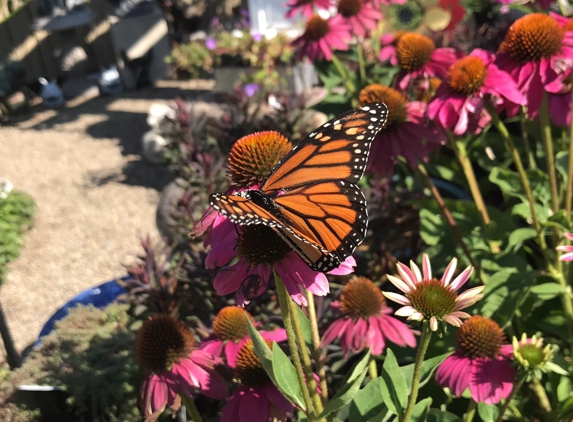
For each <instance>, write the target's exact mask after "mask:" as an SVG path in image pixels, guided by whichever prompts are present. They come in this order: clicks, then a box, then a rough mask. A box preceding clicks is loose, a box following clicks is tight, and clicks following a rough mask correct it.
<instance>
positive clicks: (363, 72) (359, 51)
mask: <svg viewBox="0 0 573 422" xmlns="http://www.w3.org/2000/svg"><path fill="white" fill-rule="evenodd" d="M356 52H357V54H358V67H359V69H360V81H361V82H362V83H364V81H365V80H366V66H365V62H364V49H363V47H362V43H361V42H360V40H359V39H357V40H356Z"/></svg>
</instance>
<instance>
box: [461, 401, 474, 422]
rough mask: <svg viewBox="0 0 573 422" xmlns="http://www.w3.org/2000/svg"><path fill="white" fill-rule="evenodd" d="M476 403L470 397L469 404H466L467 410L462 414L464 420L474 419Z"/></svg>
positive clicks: (470, 421)
mask: <svg viewBox="0 0 573 422" xmlns="http://www.w3.org/2000/svg"><path fill="white" fill-rule="evenodd" d="M476 409H477V403H476V402H475V401H473V400H472V399H470V404H468V411H467V412H466V415H465V416H464V422H472V421H473V420H474V416H475V415H476Z"/></svg>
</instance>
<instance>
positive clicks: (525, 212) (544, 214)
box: [511, 202, 549, 223]
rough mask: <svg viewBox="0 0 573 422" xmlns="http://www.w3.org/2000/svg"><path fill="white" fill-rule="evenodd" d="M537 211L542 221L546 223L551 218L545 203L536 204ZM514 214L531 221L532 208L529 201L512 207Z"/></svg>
mask: <svg viewBox="0 0 573 422" xmlns="http://www.w3.org/2000/svg"><path fill="white" fill-rule="evenodd" d="M535 212H536V214H537V218H538V219H539V222H540V223H545V222H546V221H547V219H548V218H549V208H548V207H544V206H543V205H539V204H535ZM511 214H512V215H518V216H520V217H521V218H523V219H524V220H528V221H531V208H530V207H529V204H528V203H527V204H526V203H523V202H522V203H520V204H516V205H514V206H513V208H512V209H511Z"/></svg>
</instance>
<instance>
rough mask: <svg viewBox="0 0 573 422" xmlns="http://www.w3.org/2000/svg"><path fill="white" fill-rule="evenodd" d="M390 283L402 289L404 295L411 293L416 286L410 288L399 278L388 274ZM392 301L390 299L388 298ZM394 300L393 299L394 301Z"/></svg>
mask: <svg viewBox="0 0 573 422" xmlns="http://www.w3.org/2000/svg"><path fill="white" fill-rule="evenodd" d="M388 281H390V283H392V284H393V285H394V286H396V287H397V288H398V289H400V290H401V291H402V292H404V293H409V292H410V290H412V289H413V288H414V286H410V285H408V284H406V283H405V282H404V281H402V280H400V279H399V278H398V277H394V276H393V275H390V274H388ZM388 299H390V298H388ZM392 300H393V299H392Z"/></svg>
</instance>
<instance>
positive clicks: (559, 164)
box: [555, 151, 569, 186]
mask: <svg viewBox="0 0 573 422" xmlns="http://www.w3.org/2000/svg"><path fill="white" fill-rule="evenodd" d="M568 165H569V151H560V152H558V153H557V154H556V155H555V168H556V169H557V171H558V172H559V174H560V175H561V177H562V178H563V186H567V178H568V177H569V175H568V174H567V167H568Z"/></svg>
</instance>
